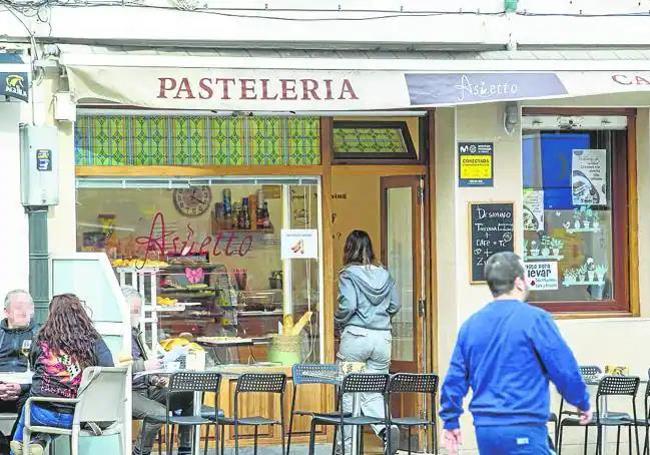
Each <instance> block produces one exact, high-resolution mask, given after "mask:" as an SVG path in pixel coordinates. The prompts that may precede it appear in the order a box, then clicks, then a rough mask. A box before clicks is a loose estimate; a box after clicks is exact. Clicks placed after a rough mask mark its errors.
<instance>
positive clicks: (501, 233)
mask: <svg viewBox="0 0 650 455" xmlns="http://www.w3.org/2000/svg"><path fill="white" fill-rule="evenodd" d="M469 215H470V232H469V236H470V242H471V264H470V268H471V270H470V273H471V276H472V280H471V281H472V283H481V282H484V281H485V276H484V275H483V269H484V267H485V263H486V262H487V260H488V258H489V257H490V256H492V255H493V254H494V253H499V252H501V251H514V250H515V240H514V239H515V235H514V218H515V214H514V204H513V203H511V202H470V204H469Z"/></svg>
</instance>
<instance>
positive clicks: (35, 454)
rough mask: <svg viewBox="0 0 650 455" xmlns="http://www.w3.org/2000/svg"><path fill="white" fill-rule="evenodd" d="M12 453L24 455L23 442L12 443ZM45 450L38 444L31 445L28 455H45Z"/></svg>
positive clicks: (10, 445)
mask: <svg viewBox="0 0 650 455" xmlns="http://www.w3.org/2000/svg"><path fill="white" fill-rule="evenodd" d="M9 447H10V448H11V453H12V454H13V455H23V453H24V452H23V443H22V442H21V441H11V442H10V443H9ZM44 452H45V448H44V447H43V446H42V445H40V444H39V443H37V442H32V443H30V444H29V452H28V454H27V455H43V453H44Z"/></svg>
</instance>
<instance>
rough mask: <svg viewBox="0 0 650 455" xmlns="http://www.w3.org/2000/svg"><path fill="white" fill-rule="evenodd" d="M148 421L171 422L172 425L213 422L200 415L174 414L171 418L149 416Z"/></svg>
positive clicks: (146, 419)
mask: <svg viewBox="0 0 650 455" xmlns="http://www.w3.org/2000/svg"><path fill="white" fill-rule="evenodd" d="M144 420H145V421H146V422H154V423H166V422H167V423H169V424H170V425H206V424H209V423H211V422H210V420H208V419H204V418H203V417H200V416H172V417H169V420H167V418H166V417H165V416H158V415H153V416H147V417H146V418H145V419H144Z"/></svg>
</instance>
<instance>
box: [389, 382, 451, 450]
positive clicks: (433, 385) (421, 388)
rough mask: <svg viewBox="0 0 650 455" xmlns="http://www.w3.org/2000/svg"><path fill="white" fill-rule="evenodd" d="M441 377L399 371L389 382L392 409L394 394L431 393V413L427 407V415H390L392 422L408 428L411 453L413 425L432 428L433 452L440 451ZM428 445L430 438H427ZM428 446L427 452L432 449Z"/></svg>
mask: <svg viewBox="0 0 650 455" xmlns="http://www.w3.org/2000/svg"><path fill="white" fill-rule="evenodd" d="M439 381H440V379H439V378H438V376H437V375H435V374H430V373H428V374H411V373H398V374H396V375H394V376H393V377H391V378H390V382H389V383H388V409H391V406H390V401H391V400H392V395H393V394H401V393H412V394H419V395H425V396H427V395H429V400H430V403H431V408H430V410H431V414H430V415H428V412H427V411H428V410H426V409H425V417H417V416H407V417H392V416H391V417H390V424H391V425H397V426H398V427H406V428H407V429H408V453H409V455H411V452H412V450H411V429H412V428H413V427H420V426H423V427H425V429H430V433H431V447H433V453H438V438H437V435H436V433H437V428H436V394H437V393H438V383H439ZM427 446H428V440H427ZM431 447H427V452H429V451H430V450H431Z"/></svg>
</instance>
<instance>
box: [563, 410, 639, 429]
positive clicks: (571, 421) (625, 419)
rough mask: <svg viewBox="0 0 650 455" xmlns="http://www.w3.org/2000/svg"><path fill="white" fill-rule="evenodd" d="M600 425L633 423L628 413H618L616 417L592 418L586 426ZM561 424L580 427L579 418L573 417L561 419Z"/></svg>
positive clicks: (610, 425)
mask: <svg viewBox="0 0 650 455" xmlns="http://www.w3.org/2000/svg"><path fill="white" fill-rule="evenodd" d="M598 424H600V425H602V426H606V427H616V426H624V425H634V419H632V417H630V416H629V415H626V414H623V413H620V416H617V417H605V418H601V419H599V420H598V422H596V419H594V420H592V421H591V422H589V424H588V426H590V427H595V426H596V425H598ZM562 425H563V426H565V427H582V426H584V425H582V424H581V423H580V419H577V418H573V417H568V418H566V419H563V420H562Z"/></svg>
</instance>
